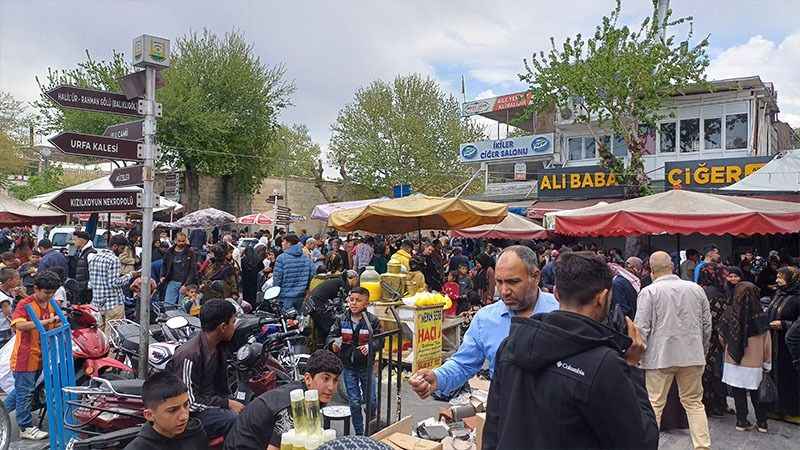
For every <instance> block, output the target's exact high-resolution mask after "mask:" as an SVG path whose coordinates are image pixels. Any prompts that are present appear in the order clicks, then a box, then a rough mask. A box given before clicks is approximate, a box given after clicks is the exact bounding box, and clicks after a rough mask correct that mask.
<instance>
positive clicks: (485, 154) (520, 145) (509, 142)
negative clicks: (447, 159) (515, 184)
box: [458, 133, 553, 163]
mask: <svg viewBox="0 0 800 450" xmlns="http://www.w3.org/2000/svg"><path fill="white" fill-rule="evenodd" d="M552 154H553V133H547V134H535V135H532V136H520V137H512V138H508V139H497V140H493V141H480V142H469V143H466V144H461V146H460V147H459V149H458V159H459V160H460V161H461V162H463V163H475V162H485V161H497V160H502V159H515V158H530V157H534V156H546V155H552Z"/></svg>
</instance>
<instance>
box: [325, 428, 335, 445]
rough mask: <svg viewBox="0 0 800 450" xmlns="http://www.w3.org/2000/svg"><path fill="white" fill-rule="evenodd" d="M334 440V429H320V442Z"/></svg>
mask: <svg viewBox="0 0 800 450" xmlns="http://www.w3.org/2000/svg"><path fill="white" fill-rule="evenodd" d="M335 440H336V430H322V442H323V443H325V442H330V441H335Z"/></svg>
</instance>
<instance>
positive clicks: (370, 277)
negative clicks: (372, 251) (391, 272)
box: [358, 266, 382, 302]
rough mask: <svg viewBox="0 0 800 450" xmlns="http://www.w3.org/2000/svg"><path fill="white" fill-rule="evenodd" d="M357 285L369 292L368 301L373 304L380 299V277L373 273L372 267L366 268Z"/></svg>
mask: <svg viewBox="0 0 800 450" xmlns="http://www.w3.org/2000/svg"><path fill="white" fill-rule="evenodd" d="M358 284H359V285H360V286H361V287H363V288H364V289H366V290H367V291H369V301H371V302H375V301H378V300H380V299H381V295H382V289H381V276H380V275H379V274H378V272H376V271H375V268H374V267H373V266H367V267H366V268H365V269H364V272H362V273H361V277H359V279H358Z"/></svg>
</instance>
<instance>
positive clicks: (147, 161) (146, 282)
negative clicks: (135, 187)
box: [139, 67, 156, 379]
mask: <svg viewBox="0 0 800 450" xmlns="http://www.w3.org/2000/svg"><path fill="white" fill-rule="evenodd" d="M145 71H146V72H145V77H146V82H147V86H146V87H145V102H146V103H147V105H145V115H144V124H143V125H142V128H143V132H144V149H143V150H144V167H143V168H142V178H143V181H144V198H143V199H142V207H143V208H142V296H141V298H140V299H139V323H140V324H141V327H140V328H139V378H141V379H145V378H147V367H148V364H147V357H148V354H149V353H148V346H149V339H150V264H151V263H152V260H153V175H154V173H153V166H154V160H155V158H156V116H155V109H156V69H154V68H152V67H147V68H146V69H145Z"/></svg>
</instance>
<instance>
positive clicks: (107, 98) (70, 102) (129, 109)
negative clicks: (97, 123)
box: [45, 86, 142, 116]
mask: <svg viewBox="0 0 800 450" xmlns="http://www.w3.org/2000/svg"><path fill="white" fill-rule="evenodd" d="M45 94H46V95H47V96H48V97H50V99H52V100H53V101H54V102H56V103H58V104H59V105H61V106H63V107H65V108H75V109H83V110H87V111H98V112H107V113H113V114H122V115H126V116H141V115H142V114H140V113H139V100H138V99H133V100H128V98H127V97H126V96H124V95H122V94H117V93H115V92H105V91H96V90H94V89H86V88H79V87H75V86H59V87H57V88H55V89H52V90H50V91H47V92H45Z"/></svg>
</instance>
